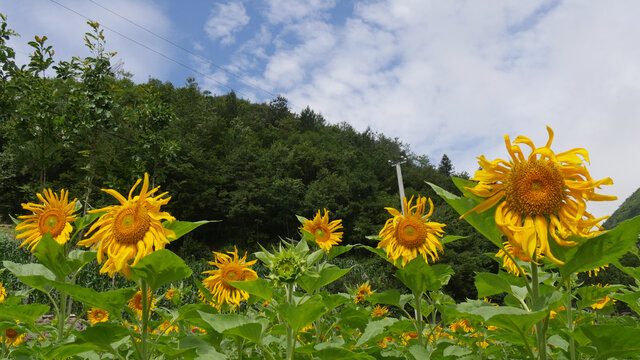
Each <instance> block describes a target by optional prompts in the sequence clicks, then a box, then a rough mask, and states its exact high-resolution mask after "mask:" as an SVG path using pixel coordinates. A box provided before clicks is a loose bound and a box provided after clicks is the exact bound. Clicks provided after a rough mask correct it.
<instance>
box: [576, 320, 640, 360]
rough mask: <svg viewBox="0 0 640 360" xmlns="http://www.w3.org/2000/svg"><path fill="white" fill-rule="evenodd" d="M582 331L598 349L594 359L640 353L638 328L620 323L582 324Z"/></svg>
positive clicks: (639, 332)
mask: <svg viewBox="0 0 640 360" xmlns="http://www.w3.org/2000/svg"><path fill="white" fill-rule="evenodd" d="M581 330H582V332H583V333H584V334H585V335H586V336H587V337H588V338H589V340H591V342H592V343H593V345H594V346H595V347H596V349H597V350H598V353H597V356H596V359H609V358H612V357H617V358H627V359H629V358H630V356H631V355H636V356H637V355H638V354H640V342H639V341H638V339H640V329H638V328H635V327H626V326H620V325H583V326H581Z"/></svg>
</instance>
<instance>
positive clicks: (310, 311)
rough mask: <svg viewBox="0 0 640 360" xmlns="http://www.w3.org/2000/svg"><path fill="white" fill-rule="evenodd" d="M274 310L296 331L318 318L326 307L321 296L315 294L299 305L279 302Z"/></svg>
mask: <svg viewBox="0 0 640 360" xmlns="http://www.w3.org/2000/svg"><path fill="white" fill-rule="evenodd" d="M276 311H277V312H278V314H280V316H282V318H283V319H284V320H285V321H286V322H287V323H288V324H289V325H290V326H291V327H292V328H293V330H294V331H295V332H296V333H297V332H299V331H300V330H301V329H302V328H303V327H305V326H307V325H309V324H311V323H312V322H314V321H316V320H318V319H319V318H320V317H321V316H322V315H323V314H324V313H325V312H326V307H325V306H324V302H323V301H322V297H321V296H320V295H316V296H312V297H310V298H309V299H308V300H307V301H305V302H303V303H302V304H299V305H292V304H287V303H284V304H279V305H278V306H277V307H276Z"/></svg>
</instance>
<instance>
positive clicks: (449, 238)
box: [440, 235, 468, 245]
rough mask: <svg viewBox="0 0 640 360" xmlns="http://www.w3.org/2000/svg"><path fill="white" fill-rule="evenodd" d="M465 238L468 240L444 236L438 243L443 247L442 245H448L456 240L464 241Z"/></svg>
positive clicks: (457, 236) (462, 237) (455, 236)
mask: <svg viewBox="0 0 640 360" xmlns="http://www.w3.org/2000/svg"><path fill="white" fill-rule="evenodd" d="M466 238H468V236H459V235H445V237H443V238H442V239H440V242H441V243H442V245H444V244H448V243H451V242H454V241H456V240H460V239H466Z"/></svg>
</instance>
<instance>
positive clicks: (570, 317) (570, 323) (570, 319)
mask: <svg viewBox="0 0 640 360" xmlns="http://www.w3.org/2000/svg"><path fill="white" fill-rule="evenodd" d="M572 298H573V295H572V294H571V278H569V279H567V304H566V305H565V308H566V310H567V328H568V329H569V331H570V332H573V314H572V310H573V309H572ZM569 355H570V356H571V360H576V343H575V340H573V337H572V336H569Z"/></svg>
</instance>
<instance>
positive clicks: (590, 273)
mask: <svg viewBox="0 0 640 360" xmlns="http://www.w3.org/2000/svg"><path fill="white" fill-rule="evenodd" d="M608 267H609V265H603V266H600V267H597V268H595V269H591V270H589V271H587V274H589V277H591V275H593V277H597V276H598V273H599V272H600V271H601V270H605V269H606V268H608Z"/></svg>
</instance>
